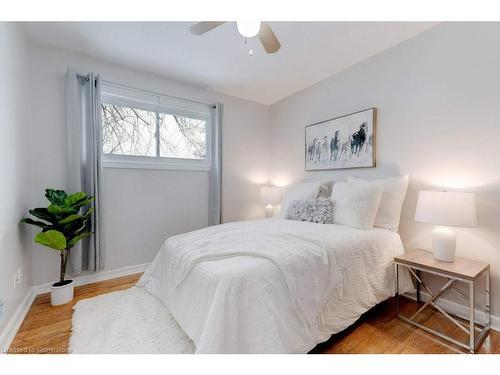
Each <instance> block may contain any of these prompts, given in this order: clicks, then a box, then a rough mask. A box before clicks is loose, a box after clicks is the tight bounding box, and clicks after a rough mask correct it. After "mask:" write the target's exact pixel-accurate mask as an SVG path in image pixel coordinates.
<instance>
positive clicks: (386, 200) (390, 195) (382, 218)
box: [347, 175, 409, 231]
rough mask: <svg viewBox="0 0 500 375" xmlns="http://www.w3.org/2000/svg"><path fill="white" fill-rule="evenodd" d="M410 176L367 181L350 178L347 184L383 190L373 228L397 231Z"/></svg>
mask: <svg viewBox="0 0 500 375" xmlns="http://www.w3.org/2000/svg"><path fill="white" fill-rule="evenodd" d="M408 180H409V176H408V175H406V176H403V177H391V178H384V179H378V180H372V181H367V180H363V179H361V178H356V177H348V178H347V182H349V183H353V184H365V185H366V184H373V185H377V186H380V187H381V188H382V189H383V193H382V200H381V201H380V207H379V209H378V212H377V216H376V217H375V223H374V224H373V226H375V227H378V228H385V229H389V230H392V231H397V230H398V227H399V219H400V217H401V207H402V206H403V202H404V200H405V196H406V191H407V190H408Z"/></svg>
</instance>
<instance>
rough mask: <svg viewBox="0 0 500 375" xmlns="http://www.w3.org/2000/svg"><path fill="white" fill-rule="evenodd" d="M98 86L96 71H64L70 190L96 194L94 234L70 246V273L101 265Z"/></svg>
mask: <svg viewBox="0 0 500 375" xmlns="http://www.w3.org/2000/svg"><path fill="white" fill-rule="evenodd" d="M100 91H101V89H100V83H99V76H98V75H97V74H95V73H88V74H78V73H77V72H76V71H75V70H73V69H71V68H68V71H67V74H66V132H67V141H66V155H67V170H66V175H67V184H66V190H67V191H69V192H76V191H84V192H86V193H88V194H90V195H92V196H94V197H95V200H94V214H93V216H92V218H91V227H92V231H93V232H94V235H92V236H91V237H89V238H88V239H86V240H84V241H82V242H81V243H79V244H78V245H77V246H75V247H74V248H73V250H72V251H71V256H70V270H69V271H70V273H72V274H78V273H80V272H81V271H84V270H86V271H97V270H100V269H103V268H104V263H103V252H102V243H101V230H100V225H101V223H100V219H99V217H100V209H99V208H100V207H99V201H100V193H99V185H100V181H101V169H102V166H101V152H102V150H101V148H102V147H101V145H102V142H101V99H100V95H101V92H100Z"/></svg>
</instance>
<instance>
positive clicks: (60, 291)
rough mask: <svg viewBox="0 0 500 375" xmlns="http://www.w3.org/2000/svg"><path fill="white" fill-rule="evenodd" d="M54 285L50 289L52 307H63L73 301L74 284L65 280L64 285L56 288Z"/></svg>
mask: <svg viewBox="0 0 500 375" xmlns="http://www.w3.org/2000/svg"><path fill="white" fill-rule="evenodd" d="M57 284H59V283H55V284H53V285H52V286H51V287H50V304H51V305H52V306H58V305H64V304H65V303H68V302H69V301H71V300H73V290H74V286H75V283H74V281H73V280H66V281H65V284H64V285H60V286H57Z"/></svg>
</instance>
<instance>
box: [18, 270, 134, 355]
mask: <svg viewBox="0 0 500 375" xmlns="http://www.w3.org/2000/svg"><path fill="white" fill-rule="evenodd" d="M140 276H141V274H140V273H139V274H135V275H130V276H124V277H118V278H116V279H111V280H106V281H101V282H98V283H94V284H88V285H83V286H79V287H76V288H75V298H74V299H73V301H71V302H69V303H67V304H65V305H61V306H55V307H54V306H51V305H50V294H48V293H47V294H41V295H39V296H37V297H36V298H35V301H34V302H33V304H32V305H31V308H30V310H29V311H28V314H27V315H26V318H25V319H24V322H23V324H22V325H21V327H20V328H19V331H18V332H17V335H16V337H15V338H14V340H13V341H12V344H11V345H10V348H9V353H16V354H36V353H40V354H42V353H52V354H61V353H66V352H67V350H68V343H69V337H70V335H71V317H72V316H73V306H74V304H75V303H76V302H78V301H79V300H81V299H85V298H91V297H95V296H98V295H99V294H104V293H110V292H115V291H118V290H123V289H128V288H130V287H131V286H133V285H134V284H135V283H136V282H137V280H139V277H140Z"/></svg>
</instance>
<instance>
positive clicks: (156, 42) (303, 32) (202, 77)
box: [26, 22, 436, 104]
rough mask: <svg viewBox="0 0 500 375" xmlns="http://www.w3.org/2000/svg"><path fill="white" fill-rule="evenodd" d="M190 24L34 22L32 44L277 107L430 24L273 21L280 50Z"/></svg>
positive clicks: (229, 31)
mask: <svg viewBox="0 0 500 375" xmlns="http://www.w3.org/2000/svg"><path fill="white" fill-rule="evenodd" d="M191 24H192V23H190V22H60V23H51V22H43V23H40V22H33V23H27V24H26V30H27V34H28V38H29V39H30V40H32V41H35V42H39V43H45V44H50V45H53V46H57V47H61V48H65V49H70V50H74V51H78V52H82V53H85V54H88V55H91V56H95V57H99V58H101V59H104V60H106V61H109V62H112V63H116V64H120V65H123V66H129V67H132V68H135V69H140V70H144V71H150V72H153V73H156V74H160V75H163V76H166V77H168V78H172V79H175V80H177V81H182V82H186V83H190V84H194V85H197V86H201V87H204V88H207V89H211V90H214V91H217V92H221V93H225V94H229V95H233V96H237V97H241V98H245V99H249V100H253V101H256V102H259V103H263V104H272V103H274V102H276V101H278V100H280V99H282V98H284V97H286V96H288V95H291V94H293V93H294V92H296V91H299V90H301V89H303V88H305V87H307V86H310V85H312V84H314V83H316V82H318V81H321V80H322V79H324V78H326V77H328V76H331V75H332V74H335V73H337V72H339V71H341V70H343V69H346V68H348V67H349V66H351V65H354V64H356V63H358V62H360V61H362V60H365V59H367V58H368V57H370V56H373V55H374V54H377V53H379V52H381V51H383V50H385V49H387V48H389V47H392V46H394V45H396V44H398V43H400V42H402V41H404V40H406V39H409V38H411V37H413V36H415V35H417V34H419V33H421V32H423V31H425V30H427V29H429V28H431V27H433V26H435V25H436V23H430V22H271V23H270V25H271V27H272V29H273V30H274V32H275V34H276V35H277V37H278V38H279V40H280V41H281V44H282V47H281V49H280V50H279V51H278V52H277V53H275V54H266V53H265V51H264V49H263V48H262V46H261V45H260V43H259V41H258V39H257V38H252V39H250V40H249V41H248V45H245V44H244V40H243V38H241V37H240V35H239V34H238V32H237V30H236V24H235V23H227V24H224V25H222V26H220V27H218V28H216V29H214V30H212V31H210V32H208V33H206V34H204V35H202V36H196V35H191V34H190V33H189V26H190V25H191ZM250 48H253V50H254V54H253V56H249V53H248V50H249V49H250Z"/></svg>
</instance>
